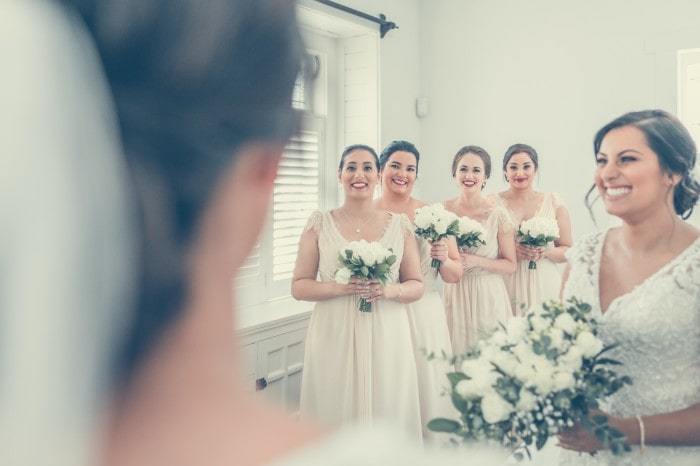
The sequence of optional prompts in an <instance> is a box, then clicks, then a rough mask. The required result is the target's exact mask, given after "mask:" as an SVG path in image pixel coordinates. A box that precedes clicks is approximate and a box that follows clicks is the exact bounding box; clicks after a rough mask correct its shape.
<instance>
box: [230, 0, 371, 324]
mask: <svg viewBox="0 0 700 466" xmlns="http://www.w3.org/2000/svg"><path fill="white" fill-rule="evenodd" d="M302 3H304V2H303V1H302V2H300V5H299V8H298V11H299V12H300V13H301V15H300V23H301V25H302V32H303V33H304V36H305V41H306V45H307V52H308V53H309V54H312V55H316V56H318V57H319V63H320V67H319V76H318V77H317V82H316V84H315V87H314V91H313V95H312V96H311V102H312V108H311V109H309V111H306V112H304V116H303V120H304V122H305V124H303V125H302V127H304V126H306V128H307V129H310V128H315V129H316V130H317V131H318V132H319V136H318V137H319V150H320V154H319V155H320V156H319V165H318V167H319V168H318V170H319V181H318V189H319V197H318V209H319V210H321V211H324V210H328V209H330V208H332V207H335V206H336V205H338V200H339V199H340V197H339V196H340V195H341V192H340V190H339V189H338V181H337V169H338V157H339V154H340V153H341V151H342V149H343V148H344V147H345V146H347V145H348V144H353V143H363V144H369V145H371V146H374V147H376V145H377V144H378V142H379V132H380V129H379V59H378V57H379V51H378V49H379V34H378V33H377V31H376V29H375V28H373V27H371V26H358V25H357V24H355V23H352V22H348V21H347V20H345V19H341V18H337V17H334V16H330V15H328V13H323V12H320V11H316V10H315V9H313V8H310V7H307V6H304V5H302ZM363 47H364V48H366V49H367V53H366V55H365V64H366V65H367V66H365V68H366V70H365V73H367V75H368V78H367V79H366V83H365V84H366V86H367V87H366V89H367V93H366V94H367V99H366V100H367V102H366V103H365V104H364V105H366V106H367V111H366V116H365V119H366V124H365V125H364V126H363V127H360V128H359V129H358V126H357V124H354V122H353V121H352V119H353V118H354V117H356V116H357V104H356V102H352V101H348V100H346V93H347V92H348V89H349V88H351V87H352V86H353V85H354V84H353V82H352V80H353V79H356V77H357V70H350V71H348V70H346V64H349V63H351V62H352V61H356V60H351V59H350V58H347V57H349V56H350V55H352V54H356V53H358V52H364V50H363ZM353 58H354V57H353ZM350 73H352V74H350ZM273 202H274V201H273ZM310 213H311V212H308V214H310ZM307 217H308V215H307ZM272 225H273V212H272V209H270V213H269V215H268V221H267V225H266V227H265V229H264V231H263V233H262V235H261V239H260V243H259V244H258V245H257V246H256V250H255V252H257V253H258V254H259V255H258V257H251V258H249V262H250V264H251V267H250V268H249V269H248V271H249V272H250V271H254V272H255V273H253V274H252V275H249V276H247V277H245V278H239V279H238V280H234V281H233V282H234V284H233V287H234V294H235V296H236V300H237V302H236V303H235V305H236V306H237V307H239V308H242V312H243V314H244V316H243V320H244V321H251V322H265V321H267V320H268V317H269V320H272V319H276V318H278V317H279V312H278V311H279V308H280V302H281V303H283V307H289V308H290V309H291V308H296V309H299V308H300V306H298V305H295V304H293V302H294V300H293V299H292V298H291V297H290V288H291V279H286V280H280V281H277V282H275V281H273V280H272V268H273V257H272V251H273V239H272V234H273V233H272ZM256 261H257V263H256ZM255 265H257V269H256V268H255ZM287 301H289V303H288V305H285V304H284V303H285V302H287ZM272 304H274V306H272ZM305 304H306V305H305V306H303V307H304V308H306V309H307V310H308V309H310V308H311V306H312V305H311V304H310V303H305ZM271 306H272V307H271ZM273 308H274V309H275V311H274V312H270V313H269V314H270V315H269V316H268V317H266V316H264V315H261V313H263V314H264V313H265V312H266V309H268V310H269V309H273ZM246 313H249V314H250V313H254V314H257V315H255V316H254V317H252V318H251V317H250V316H246V315H245V314H246Z"/></svg>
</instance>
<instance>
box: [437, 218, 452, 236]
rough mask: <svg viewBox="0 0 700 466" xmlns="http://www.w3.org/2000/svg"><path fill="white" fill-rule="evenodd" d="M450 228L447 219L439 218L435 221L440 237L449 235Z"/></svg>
mask: <svg viewBox="0 0 700 466" xmlns="http://www.w3.org/2000/svg"><path fill="white" fill-rule="evenodd" d="M449 226H450V223H449V221H448V220H447V219H445V218H437V219H435V233H437V234H438V235H444V234H445V233H447V228H448V227H449Z"/></svg>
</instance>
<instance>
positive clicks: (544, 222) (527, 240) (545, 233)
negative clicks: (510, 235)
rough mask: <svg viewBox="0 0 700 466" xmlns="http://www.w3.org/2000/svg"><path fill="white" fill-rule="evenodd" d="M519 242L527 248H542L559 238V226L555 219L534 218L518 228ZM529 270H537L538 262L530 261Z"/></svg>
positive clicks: (524, 221)
mask: <svg viewBox="0 0 700 466" xmlns="http://www.w3.org/2000/svg"><path fill="white" fill-rule="evenodd" d="M517 237H518V242H519V243H520V244H522V245H525V246H530V247H542V246H546V245H547V243H551V242H552V241H554V240H556V239H558V238H559V224H557V221H556V220H555V219H553V218H545V217H532V218H531V219H529V220H523V222H522V223H521V224H520V226H518V232H517ZM527 268H528V269H536V268H537V262H535V261H530V262H529V263H528V265H527Z"/></svg>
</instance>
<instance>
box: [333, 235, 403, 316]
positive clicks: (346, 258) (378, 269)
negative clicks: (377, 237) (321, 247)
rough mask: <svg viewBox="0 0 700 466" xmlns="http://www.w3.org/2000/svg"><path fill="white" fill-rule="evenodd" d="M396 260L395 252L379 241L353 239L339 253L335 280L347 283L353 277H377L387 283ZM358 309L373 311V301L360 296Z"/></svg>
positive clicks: (366, 278) (367, 278) (368, 278)
mask: <svg viewBox="0 0 700 466" xmlns="http://www.w3.org/2000/svg"><path fill="white" fill-rule="evenodd" d="M394 262H396V256H395V255H394V252H393V251H392V250H391V249H390V248H389V249H387V248H385V247H384V246H382V244H381V243H379V242H376V241H374V242H371V243H369V242H367V241H365V240H360V241H351V242H350V243H349V244H348V247H347V248H346V249H345V250H344V251H341V252H340V254H338V263H339V264H340V268H339V269H338V270H337V271H336V272H335V281H336V282H338V283H342V284H345V285H347V284H348V282H349V281H350V278H351V277H358V278H363V279H365V280H370V279H373V278H376V279H378V280H379V281H380V282H382V284H386V281H387V280H388V279H389V271H390V270H391V266H392V265H393V264H394ZM357 309H358V310H360V311H363V312H371V311H372V303H370V302H368V301H367V300H366V299H365V297H363V296H360V300H359V301H358V303H357Z"/></svg>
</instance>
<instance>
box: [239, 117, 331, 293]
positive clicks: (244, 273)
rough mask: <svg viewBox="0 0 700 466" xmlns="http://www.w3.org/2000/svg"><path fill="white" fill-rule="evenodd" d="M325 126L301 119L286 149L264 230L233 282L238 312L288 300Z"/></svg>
mask: <svg viewBox="0 0 700 466" xmlns="http://www.w3.org/2000/svg"><path fill="white" fill-rule="evenodd" d="M324 125H325V119H324V118H323V117H320V116H313V115H309V114H305V115H304V116H303V120H302V124H301V127H302V129H301V131H300V132H299V134H297V135H295V136H293V137H292V138H291V140H290V141H289V143H288V144H287V146H286V147H285V150H284V153H283V155H282V160H281V161H280V167H279V170H278V173H277V178H276V179H275V186H274V192H273V196H272V209H271V214H270V217H269V222H268V226H267V227H266V228H265V230H264V231H263V233H262V235H261V238H260V242H259V243H258V244H256V246H255V248H254V249H253V251H252V252H251V254H250V256H248V258H247V259H246V262H245V263H244V265H243V267H241V269H240V270H239V272H238V276H237V279H236V281H235V290H236V294H237V295H238V297H237V301H238V303H239V305H240V306H249V305H256V304H260V303H263V302H265V301H268V300H271V299H276V298H281V297H284V296H289V294H290V288H291V278H292V273H293V271H294V264H295V262H296V257H297V249H298V247H299V237H300V236H301V233H302V231H303V230H304V226H305V225H306V222H307V220H308V218H309V215H311V212H313V211H314V210H319V208H320V198H321V188H322V183H321V176H322V173H323V171H322V165H323V164H322V161H321V160H320V152H321V151H320V148H321V147H323V144H324V139H325V132H324V130H323V128H324Z"/></svg>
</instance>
